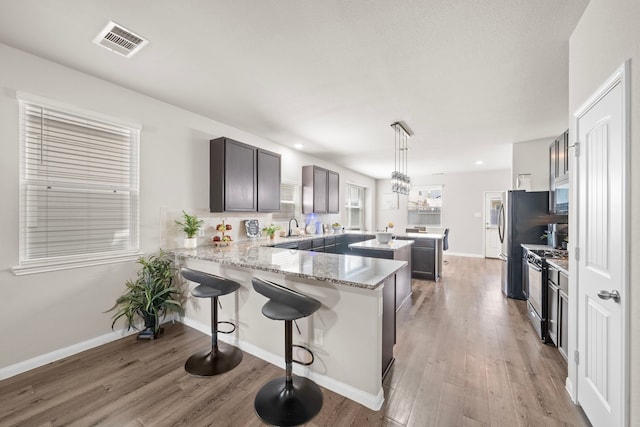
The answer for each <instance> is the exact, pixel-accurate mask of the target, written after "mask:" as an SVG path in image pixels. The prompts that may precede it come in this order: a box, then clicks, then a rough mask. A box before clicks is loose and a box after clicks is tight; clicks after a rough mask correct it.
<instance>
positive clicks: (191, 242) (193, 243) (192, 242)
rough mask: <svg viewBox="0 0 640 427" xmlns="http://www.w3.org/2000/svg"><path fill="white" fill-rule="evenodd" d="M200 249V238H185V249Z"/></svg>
mask: <svg viewBox="0 0 640 427" xmlns="http://www.w3.org/2000/svg"><path fill="white" fill-rule="evenodd" d="M197 247H198V238H197V237H192V238H190V239H189V238H188V237H185V238H184V248H185V249H194V248H197Z"/></svg>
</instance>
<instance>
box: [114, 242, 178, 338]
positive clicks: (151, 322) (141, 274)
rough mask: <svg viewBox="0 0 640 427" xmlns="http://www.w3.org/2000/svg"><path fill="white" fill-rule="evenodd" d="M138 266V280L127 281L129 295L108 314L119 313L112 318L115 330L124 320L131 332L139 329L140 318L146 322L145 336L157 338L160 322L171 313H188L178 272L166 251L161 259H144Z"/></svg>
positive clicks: (119, 300)
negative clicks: (177, 284) (178, 284)
mask: <svg viewBox="0 0 640 427" xmlns="http://www.w3.org/2000/svg"><path fill="white" fill-rule="evenodd" d="M137 262H138V264H140V265H141V266H142V267H141V268H140V270H138V277H137V278H136V279H135V280H127V282H126V283H125V285H126V287H127V290H126V292H125V293H124V294H123V295H122V296H120V297H119V298H118V299H117V300H116V303H115V304H114V306H113V307H111V308H110V309H109V310H107V311H112V310H115V309H117V311H116V312H115V313H114V315H113V317H112V318H113V322H112V323H111V329H113V327H114V326H115V324H116V322H117V321H118V319H120V318H121V317H124V318H125V319H126V320H127V330H129V329H131V328H134V329H137V328H136V325H135V321H136V318H137V317H138V316H140V317H141V318H142V319H143V320H144V322H145V332H146V333H147V334H149V333H152V334H153V336H157V334H158V332H159V330H160V320H161V318H162V319H164V318H165V317H166V315H167V313H168V312H176V313H180V314H182V313H184V309H183V307H182V303H181V302H180V299H179V298H180V290H179V289H178V288H177V287H175V286H174V285H173V277H174V273H175V268H173V266H172V265H171V264H172V262H171V258H169V256H168V255H167V254H166V253H165V252H163V251H162V249H161V250H160V252H159V254H158V255H151V256H149V258H144V257H140V258H138V261H137Z"/></svg>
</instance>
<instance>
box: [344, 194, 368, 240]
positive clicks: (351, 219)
mask: <svg viewBox="0 0 640 427" xmlns="http://www.w3.org/2000/svg"><path fill="white" fill-rule="evenodd" d="M346 190H347V191H346V201H345V210H346V214H347V224H346V226H347V228H348V229H351V230H364V190H365V189H364V188H363V187H359V186H357V185H353V184H347V185H346Z"/></svg>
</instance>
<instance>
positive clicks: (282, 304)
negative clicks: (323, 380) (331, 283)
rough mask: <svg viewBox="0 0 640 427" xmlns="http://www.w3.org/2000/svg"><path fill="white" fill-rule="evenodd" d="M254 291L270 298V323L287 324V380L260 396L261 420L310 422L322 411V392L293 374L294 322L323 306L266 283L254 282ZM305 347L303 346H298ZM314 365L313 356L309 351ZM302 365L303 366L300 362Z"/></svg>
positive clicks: (273, 382) (267, 312)
mask: <svg viewBox="0 0 640 427" xmlns="http://www.w3.org/2000/svg"><path fill="white" fill-rule="evenodd" d="M252 283H253V288H254V289H255V290H256V291H257V292H258V293H260V294H262V295H264V296H266V297H267V298H269V301H267V302H266V303H265V304H264V306H263V307H262V314H264V315H265V316H266V317H268V318H269V319H273V320H284V322H285V345H284V346H285V377H281V378H276V379H274V380H271V381H269V382H268V383H266V384H265V385H264V386H262V388H261V389H260V390H259V391H258V393H257V394H256V398H255V402H254V406H255V409H256V413H257V414H258V416H259V417H260V418H261V419H262V420H263V421H265V422H267V423H269V424H272V425H277V426H295V425H300V424H304V423H306V422H308V421H309V420H311V419H312V418H313V417H315V416H316V415H317V414H318V412H320V409H321V408H322V391H321V390H320V387H318V385H317V384H316V383H315V382H313V381H312V380H310V379H308V378H304V377H299V376H295V375H293V373H292V363H293V362H297V361H296V360H293V351H292V348H293V347H294V345H293V339H292V335H293V332H292V331H293V330H292V322H293V321H294V320H296V319H300V318H303V317H307V316H310V315H311V314H313V313H314V312H315V311H317V310H318V309H319V308H320V306H321V303H320V301H318V300H316V299H314V298H311V297H309V296H307V295H304V294H301V293H299V292H296V291H293V290H291V289H288V288H285V287H284V286H280V285H278V284H276V283H273V282H269V281H266V280H262V279H258V278H255V277H254V278H253V280H252ZM295 347H302V346H295ZM302 348H304V349H305V350H307V351H308V352H309V353H310V354H311V356H312V361H311V362H310V363H305V365H308V364H311V363H313V353H311V351H310V350H309V349H307V348H306V347H302ZM297 363H301V362H297Z"/></svg>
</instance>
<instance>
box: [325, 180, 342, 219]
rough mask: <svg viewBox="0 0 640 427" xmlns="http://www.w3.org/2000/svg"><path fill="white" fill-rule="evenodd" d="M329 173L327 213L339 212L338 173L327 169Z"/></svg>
mask: <svg viewBox="0 0 640 427" xmlns="http://www.w3.org/2000/svg"><path fill="white" fill-rule="evenodd" d="M327 172H328V173H329V182H328V186H329V188H328V190H327V193H328V194H327V197H328V207H327V208H328V209H329V213H339V212H340V175H339V174H338V173H337V172H334V171H327Z"/></svg>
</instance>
